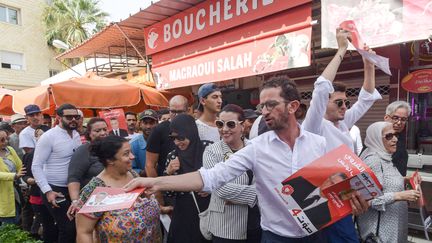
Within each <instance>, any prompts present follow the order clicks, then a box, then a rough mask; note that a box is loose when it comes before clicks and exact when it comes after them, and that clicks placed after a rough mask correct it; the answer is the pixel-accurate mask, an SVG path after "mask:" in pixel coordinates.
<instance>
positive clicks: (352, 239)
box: [324, 214, 359, 243]
mask: <svg viewBox="0 0 432 243" xmlns="http://www.w3.org/2000/svg"><path fill="white" fill-rule="evenodd" d="M324 233H325V235H326V236H327V240H328V242H331V243H358V242H359V240H358V237H357V232H356V229H355V227H354V222H353V220H352V215H351V214H350V215H348V216H346V217H345V218H342V219H341V220H339V221H337V222H336V223H334V224H332V225H330V226H329V227H327V228H325V229H324Z"/></svg>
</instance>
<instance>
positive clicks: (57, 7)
mask: <svg viewBox="0 0 432 243" xmlns="http://www.w3.org/2000/svg"><path fill="white" fill-rule="evenodd" d="M98 3H99V1H98V0H52V1H51V3H50V4H48V5H47V6H46V7H45V9H44V12H43V14H42V20H43V23H44V25H45V29H46V32H45V37H46V39H47V42H48V44H50V45H52V42H53V40H55V39H58V40H61V41H63V42H65V43H66V44H68V45H69V46H70V47H73V46H76V45H79V44H81V43H82V42H83V41H85V40H86V39H88V38H89V37H90V36H91V35H92V34H94V33H97V32H98V31H99V30H101V29H102V28H103V27H104V26H105V25H106V19H105V17H107V16H108V14H107V13H105V12H103V11H102V10H101V9H100V8H99V7H98Z"/></svg>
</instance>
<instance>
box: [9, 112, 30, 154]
mask: <svg viewBox="0 0 432 243" xmlns="http://www.w3.org/2000/svg"><path fill="white" fill-rule="evenodd" d="M11 125H12V128H13V129H14V130H15V132H14V133H13V134H12V135H10V136H9V145H10V146H12V148H14V149H15V151H16V152H17V154H18V156H19V157H20V159H22V157H23V155H24V151H23V150H22V149H20V147H19V135H20V133H21V132H22V130H23V129H24V128H25V127H26V126H27V120H26V118H25V116H23V115H21V114H14V115H12V117H11Z"/></svg>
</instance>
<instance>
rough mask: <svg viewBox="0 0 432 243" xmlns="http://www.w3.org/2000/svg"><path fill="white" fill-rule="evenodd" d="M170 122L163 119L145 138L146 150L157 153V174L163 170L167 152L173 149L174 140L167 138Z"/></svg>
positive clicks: (160, 174)
mask: <svg viewBox="0 0 432 243" xmlns="http://www.w3.org/2000/svg"><path fill="white" fill-rule="evenodd" d="M169 133H170V122H169V121H164V122H162V123H161V124H159V125H157V126H156V127H155V128H154V129H153V131H152V132H151V134H150V136H149V137H148V139H147V151H149V152H151V153H155V154H159V159H158V162H157V173H158V176H162V175H163V172H164V170H165V162H166V159H167V155H168V153H169V152H171V151H173V150H174V146H175V145H174V142H173V141H172V140H171V139H170V138H169Z"/></svg>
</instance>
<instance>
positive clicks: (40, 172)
mask: <svg viewBox="0 0 432 243" xmlns="http://www.w3.org/2000/svg"><path fill="white" fill-rule="evenodd" d="M80 118H81V116H80V115H79V113H78V110H77V109H76V107H75V106H73V105H71V104H63V105H61V106H60V107H59V108H58V109H57V119H58V120H59V121H60V122H59V125H58V126H56V127H54V128H52V129H50V130H49V131H47V132H46V133H44V134H43V135H42V136H41V137H40V139H39V141H38V143H37V145H36V149H35V153H34V158H33V165H32V168H31V169H32V171H33V175H34V178H35V180H36V183H37V184H38V186H39V188H40V190H41V191H42V200H43V203H44V205H45V206H46V207H47V208H48V211H49V212H50V214H51V215H52V216H53V218H54V219H55V221H56V224H57V227H58V230H59V236H58V242H61V243H69V242H75V236H76V231H75V222H74V221H70V220H69V219H68V217H67V216H66V212H67V210H68V208H69V206H70V204H71V201H70V197H69V192H68V188H67V178H68V167H69V163H70V159H71V157H72V154H73V153H74V152H75V149H76V148H78V146H80V145H81V140H80V135H79V133H78V132H77V131H76V129H77V127H78V120H79V119H80Z"/></svg>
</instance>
